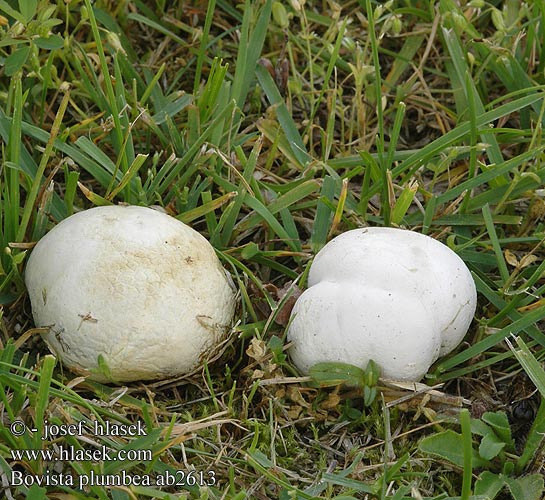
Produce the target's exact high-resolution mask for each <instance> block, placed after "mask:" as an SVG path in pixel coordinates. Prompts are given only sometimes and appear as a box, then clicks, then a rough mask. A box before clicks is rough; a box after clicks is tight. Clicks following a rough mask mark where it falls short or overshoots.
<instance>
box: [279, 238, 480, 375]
mask: <svg viewBox="0 0 545 500" xmlns="http://www.w3.org/2000/svg"><path fill="white" fill-rule="evenodd" d="M308 286H309V288H308V289H307V290H305V292H304V293H303V294H302V295H301V296H300V297H299V299H298V300H297V302H296V304H295V307H294V309H293V311H292V314H291V317H292V319H291V323H290V326H289V330H288V334H287V337H288V340H289V341H291V342H292V343H293V345H292V347H291V351H290V352H291V358H292V360H293V362H294V364H295V365H296V366H297V367H298V368H299V369H300V370H301V371H302V372H304V373H308V371H309V369H310V367H311V366H312V365H314V364H316V363H319V362H325V361H329V362H343V363H349V364H352V365H356V366H359V367H362V368H365V367H366V365H367V363H368V362H369V360H370V359H372V360H374V361H375V362H376V363H377V364H378V365H379V366H380V368H381V371H382V377H383V378H386V379H393V380H406V381H418V380H420V379H421V378H422V377H423V376H424V375H425V374H426V373H427V371H428V369H429V368H430V366H431V365H432V364H433V363H434V362H435V361H436V360H437V359H438V358H439V357H440V356H444V355H445V354H447V353H449V352H451V351H452V350H453V349H454V348H455V347H456V346H457V345H458V344H459V343H460V342H461V340H462V339H463V338H464V336H465V334H466V333H467V330H468V328H469V325H470V323H471V321H472V319H473V315H474V314H475V308H476V304H477V292H476V288H475V283H474V281H473V278H472V276H471V273H470V272H469V270H468V268H467V267H466V265H465V264H464V262H463V261H462V259H460V257H458V255H456V253H454V252H453V251H452V250H451V249H450V248H448V247H447V246H445V245H443V244H442V243H440V242H439V241H437V240H434V239H433V238H430V237H428V236H425V235H423V234H420V233H416V232H412V231H407V230H402V229H396V228H378V227H370V228H363V229H355V230H352V231H347V232H346V233H343V234H341V235H339V236H337V237H336V238H334V239H333V240H331V241H330V242H329V243H328V244H327V245H325V246H324V247H323V248H322V250H321V251H320V252H318V254H317V255H316V257H315V259H314V262H313V263H312V265H311V268H310V272H309V277H308Z"/></svg>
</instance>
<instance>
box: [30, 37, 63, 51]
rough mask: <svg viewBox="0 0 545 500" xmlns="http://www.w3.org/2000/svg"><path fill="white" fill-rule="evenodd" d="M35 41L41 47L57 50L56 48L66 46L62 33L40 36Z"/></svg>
mask: <svg viewBox="0 0 545 500" xmlns="http://www.w3.org/2000/svg"><path fill="white" fill-rule="evenodd" d="M33 42H34V43H35V44H36V45H37V46H38V47H40V49H45V50H56V49H62V47H63V46H64V38H63V37H62V36H60V35H51V36H48V37H47V38H44V37H40V38H35V39H34V40H33Z"/></svg>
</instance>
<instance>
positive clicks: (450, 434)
mask: <svg viewBox="0 0 545 500" xmlns="http://www.w3.org/2000/svg"><path fill="white" fill-rule="evenodd" d="M418 447H419V449H420V451H422V452H424V453H430V454H431V455H437V456H439V457H441V458H443V459H445V460H448V461H449V462H452V463H453V464H455V465H457V466H458V467H460V468H463V466H464V441H463V438H462V435H461V434H458V433H457V432H454V431H451V430H447V431H443V432H438V433H437V434H433V435H432V436H428V437H425V438H424V439H422V441H420V444H419V445H418ZM472 463H473V467H474V468H475V467H483V466H486V465H488V462H487V461H486V460H484V459H483V458H481V457H480V456H478V455H477V453H476V452H475V450H473V456H472Z"/></svg>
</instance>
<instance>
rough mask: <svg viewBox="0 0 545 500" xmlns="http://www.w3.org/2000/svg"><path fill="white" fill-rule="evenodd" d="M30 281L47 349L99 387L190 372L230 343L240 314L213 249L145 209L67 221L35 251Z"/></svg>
mask: <svg viewBox="0 0 545 500" xmlns="http://www.w3.org/2000/svg"><path fill="white" fill-rule="evenodd" d="M25 281H26V285H27V289H28V293H29V296H30V301H31V304H32V315H33V317H34V322H35V324H36V326H37V327H46V328H48V333H46V334H45V335H44V337H45V340H46V342H47V344H48V345H49V347H50V349H51V350H52V351H53V352H54V353H55V354H56V355H57V357H58V358H60V360H62V362H63V363H64V364H65V365H66V366H68V367H69V368H70V369H72V370H73V371H74V372H76V373H80V374H83V375H88V376H89V378H91V379H94V380H98V381H103V382H107V381H111V382H129V381H134V380H157V379H164V378H169V377H174V376H178V375H182V374H185V373H188V372H190V371H191V370H193V369H195V368H197V367H198V366H199V364H200V363H201V362H202V360H203V359H206V356H207V355H208V353H209V352H210V351H211V350H212V349H213V348H214V347H216V346H217V345H218V344H219V343H220V342H221V341H222V340H223V339H224V338H225V337H226V335H227V334H228V332H229V330H230V328H231V323H232V320H233V315H234V311H235V291H234V290H233V285H232V282H231V281H230V277H228V275H227V273H226V271H225V270H224V269H223V267H222V266H221V263H220V261H219V259H218V257H217V256H216V254H215V252H214V249H213V248H212V246H211V245H210V243H208V241H207V240H206V239H205V238H204V237H203V236H202V235H200V234H199V233H197V232H196V231H194V230H193V229H191V228H190V227H189V226H186V225H185V224H184V223H182V222H180V221H178V220H177V219H175V218H173V217H170V216H168V215H166V214H165V213H161V212H159V211H157V210H153V209H150V208H145V207H138V206H107V207H97V208H92V209H90V210H86V211H83V212H80V213H77V214H75V215H72V216H71V217H68V218H67V219H65V220H63V221H62V222H60V223H59V224H58V225H57V226H55V227H54V228H53V229H52V230H51V231H50V232H49V233H48V234H46V235H45V236H44V237H43V238H42V239H41V240H40V241H39V242H38V244H37V245H36V246H35V248H34V250H33V251H32V254H31V256H30V259H29V260H28V263H27V266H26V271H25ZM104 366H105V367H107V369H106V373H104V369H103V367H104Z"/></svg>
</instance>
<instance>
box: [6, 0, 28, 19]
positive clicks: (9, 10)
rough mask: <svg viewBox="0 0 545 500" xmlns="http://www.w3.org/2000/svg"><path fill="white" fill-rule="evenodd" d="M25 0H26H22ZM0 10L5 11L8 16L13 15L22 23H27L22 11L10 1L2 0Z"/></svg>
mask: <svg viewBox="0 0 545 500" xmlns="http://www.w3.org/2000/svg"><path fill="white" fill-rule="evenodd" d="M22 1H24V0H22ZM0 11H1V12H5V13H6V14H7V15H8V16H11V17H13V19H15V20H16V21H19V22H20V23H21V24H25V18H24V16H23V15H21V13H20V12H19V11H17V10H15V9H14V8H13V7H12V6H11V5H10V4H9V3H8V2H6V1H5V0H0Z"/></svg>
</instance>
